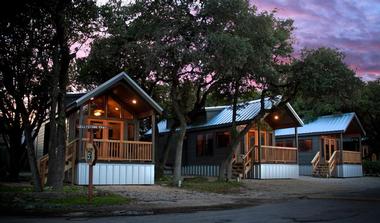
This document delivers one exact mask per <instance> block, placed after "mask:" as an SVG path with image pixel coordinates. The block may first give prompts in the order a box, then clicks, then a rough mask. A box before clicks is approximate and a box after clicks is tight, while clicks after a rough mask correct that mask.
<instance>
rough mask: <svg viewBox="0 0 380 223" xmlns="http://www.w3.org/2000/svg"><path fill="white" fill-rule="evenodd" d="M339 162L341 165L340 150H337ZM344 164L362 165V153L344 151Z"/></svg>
mask: <svg viewBox="0 0 380 223" xmlns="http://www.w3.org/2000/svg"><path fill="white" fill-rule="evenodd" d="M336 152H337V156H338V158H337V160H338V162H339V163H340V160H341V159H340V150H337V151H336ZM342 160H343V163H347V164H361V163H362V157H361V155H360V152H356V151H348V150H343V159H342Z"/></svg>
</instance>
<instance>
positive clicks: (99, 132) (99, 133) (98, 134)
mask: <svg viewBox="0 0 380 223" xmlns="http://www.w3.org/2000/svg"><path fill="white" fill-rule="evenodd" d="M90 125H98V126H103V122H97V121H91V122H90ZM89 131H90V132H91V131H92V136H93V139H103V129H102V128H99V129H92V130H89Z"/></svg>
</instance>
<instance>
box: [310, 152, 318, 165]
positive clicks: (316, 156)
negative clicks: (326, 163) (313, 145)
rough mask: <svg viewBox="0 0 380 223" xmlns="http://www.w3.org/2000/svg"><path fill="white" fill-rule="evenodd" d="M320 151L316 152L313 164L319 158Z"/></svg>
mask: <svg viewBox="0 0 380 223" xmlns="http://www.w3.org/2000/svg"><path fill="white" fill-rule="evenodd" d="M319 153H320V152H319V151H318V152H317V153H316V154H315V156H314V158H313V159H312V160H311V162H310V163H311V164H314V163H315V162H316V160H317V159H318V160H319Z"/></svg>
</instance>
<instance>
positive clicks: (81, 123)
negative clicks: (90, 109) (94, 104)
mask: <svg viewBox="0 0 380 223" xmlns="http://www.w3.org/2000/svg"><path fill="white" fill-rule="evenodd" d="M83 121H84V118H83V105H81V106H80V108H79V125H83V124H84V123H83ZM78 127H79V126H75V128H78ZM82 139H83V128H79V140H78V143H79V147H78V148H79V150H78V151H77V154H76V155H77V157H78V158H79V159H80V158H82V154H83V142H82Z"/></svg>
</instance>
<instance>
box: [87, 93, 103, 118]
mask: <svg viewBox="0 0 380 223" xmlns="http://www.w3.org/2000/svg"><path fill="white" fill-rule="evenodd" d="M105 107H106V106H105V97H104V96H100V97H97V98H95V99H91V100H90V116H95V117H105Z"/></svg>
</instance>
